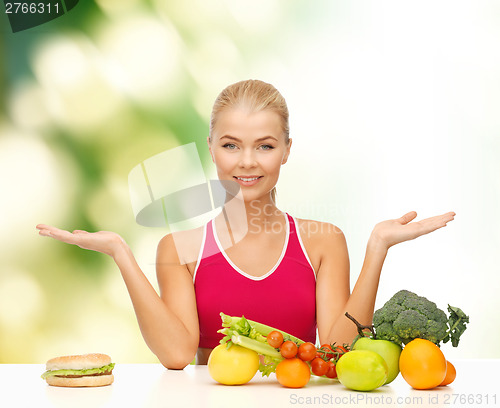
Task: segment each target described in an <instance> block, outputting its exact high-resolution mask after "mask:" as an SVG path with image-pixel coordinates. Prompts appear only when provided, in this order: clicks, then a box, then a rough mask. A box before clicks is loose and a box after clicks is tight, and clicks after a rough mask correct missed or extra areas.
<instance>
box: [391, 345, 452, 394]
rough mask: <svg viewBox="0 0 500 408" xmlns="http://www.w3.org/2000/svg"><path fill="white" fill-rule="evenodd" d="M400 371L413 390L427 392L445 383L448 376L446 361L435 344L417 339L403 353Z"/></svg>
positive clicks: (400, 359)
mask: <svg viewBox="0 0 500 408" xmlns="http://www.w3.org/2000/svg"><path fill="white" fill-rule="evenodd" d="M399 370H400V371H401V375H402V376H403V378H404V379H405V381H406V382H407V383H408V384H410V385H411V386H412V387H413V388H415V389H417V390H427V389H430V388H434V387H437V386H438V385H440V384H441V383H442V382H443V380H444V378H445V376H446V359H445V358H444V354H443V352H442V351H441V349H440V348H439V347H438V346H436V345H435V344H434V343H433V342H431V341H429V340H424V339H415V340H412V341H410V342H409V343H408V344H407V345H406V346H405V348H404V349H403V351H402V352H401V356H400V357H399Z"/></svg>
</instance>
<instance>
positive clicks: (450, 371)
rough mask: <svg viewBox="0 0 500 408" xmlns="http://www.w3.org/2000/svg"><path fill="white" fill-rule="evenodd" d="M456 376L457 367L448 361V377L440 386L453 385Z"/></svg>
mask: <svg viewBox="0 0 500 408" xmlns="http://www.w3.org/2000/svg"><path fill="white" fill-rule="evenodd" d="M456 376H457V370H455V366H454V365H453V364H451V363H450V362H449V361H446V377H444V380H443V382H442V383H441V384H439V385H448V384H451V383H452V382H453V381H455V378H456Z"/></svg>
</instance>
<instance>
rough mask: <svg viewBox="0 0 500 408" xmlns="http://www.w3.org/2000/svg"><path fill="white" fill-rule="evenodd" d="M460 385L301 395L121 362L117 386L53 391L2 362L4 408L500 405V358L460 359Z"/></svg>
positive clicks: (30, 368) (272, 385)
mask: <svg viewBox="0 0 500 408" xmlns="http://www.w3.org/2000/svg"><path fill="white" fill-rule="evenodd" d="M454 365H455V367H456V369H457V379H456V380H455V382H454V383H453V384H451V385H450V386H447V387H439V388H437V389H434V390H426V391H419V390H414V389H412V388H411V387H410V386H409V385H408V384H407V383H406V382H405V381H404V380H403V378H402V377H401V375H399V376H398V377H397V378H396V380H394V381H393V382H392V383H391V384H390V385H387V386H384V387H381V388H379V389H377V390H375V391H372V392H355V391H350V390H347V389H346V388H345V387H344V386H343V385H342V384H340V383H339V382H338V381H336V380H328V379H323V378H317V377H312V378H313V379H312V380H311V381H310V382H309V384H308V385H307V386H306V387H304V388H300V389H290V388H284V387H282V386H281V385H279V383H278V382H277V380H276V377H275V376H274V374H273V375H271V376H270V377H269V378H262V377H261V376H260V373H257V374H256V376H255V377H254V379H253V380H252V381H251V382H249V383H248V384H245V385H242V386H224V385H220V384H217V383H216V382H215V381H214V380H212V378H211V377H210V375H209V374H208V371H207V367H206V366H188V367H186V368H185V369H184V370H181V371H174V370H166V369H165V368H164V367H163V366H161V365H160V364H119V363H117V364H116V367H115V370H114V371H113V373H114V375H115V382H114V383H113V384H112V385H110V386H106V387H97V388H60V387H51V386H48V385H47V383H46V382H45V381H44V380H42V379H41V378H40V375H41V374H42V373H43V372H44V371H45V366H44V365H42V364H0V407H1V408H4V407H5V408H11V407H12V408H18V407H23V408H24V407H29V408H42V407H61V408H63V407H64V408H80V407H81V408H98V407H121V408H128V407H130V408H132V407H133V408H135V407H148V408H149V407H216V408H223V407H231V408H242V407H252V408H256V407H259V406H260V407H265V408H267V407H273V408H274V407H320V406H326V407H328V406H332V407H334V406H335V407H339V406H340V407H342V406H351V407H382V406H393V407H409V408H410V407H411V408H413V407H415V408H417V407H418V408H423V407H432V408H438V407H464V408H465V407H477V406H485V407H491V408H493V407H500V385H499V384H500V378H499V373H500V360H459V361H454Z"/></svg>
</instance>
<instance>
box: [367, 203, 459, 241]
mask: <svg viewBox="0 0 500 408" xmlns="http://www.w3.org/2000/svg"><path fill="white" fill-rule="evenodd" d="M416 216H417V213H416V212H415V211H410V212H409V213H407V214H405V215H403V216H402V217H401V218H397V219H394V220H387V221H382V222H380V223H378V224H377V225H376V226H375V228H374V229H373V236H374V237H375V238H376V239H377V240H379V241H380V242H381V243H383V244H384V245H385V246H386V248H390V247H391V246H393V245H396V244H399V243H400V242H404V241H409V240H411V239H415V238H417V237H419V236H421V235H425V234H428V233H429V232H432V231H435V230H437V229H439V228H442V227H445V226H446V224H447V223H448V222H450V221H453V219H454V217H455V213H454V212H448V213H446V214H442V215H436V216H434V217H430V218H426V219H423V220H421V221H415V222H411V221H413V220H414V219H415V217H416Z"/></svg>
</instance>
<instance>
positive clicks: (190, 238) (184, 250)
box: [157, 226, 204, 270]
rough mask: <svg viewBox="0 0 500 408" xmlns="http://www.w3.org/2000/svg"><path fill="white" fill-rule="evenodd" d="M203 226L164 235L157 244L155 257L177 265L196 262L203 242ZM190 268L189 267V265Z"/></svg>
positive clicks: (188, 264)
mask: <svg viewBox="0 0 500 408" xmlns="http://www.w3.org/2000/svg"><path fill="white" fill-rule="evenodd" d="M203 235H204V227H203V226H201V227H198V228H194V229H191V230H186V231H176V232H172V233H170V234H167V235H165V236H164V237H163V238H162V239H161V240H160V242H159V244H158V252H157V257H158V259H159V260H160V261H161V260H163V261H168V262H169V263H174V264H177V265H187V266H191V265H192V264H193V263H196V261H197V259H198V254H199V252H200V249H201V245H202V242H203ZM189 269H190V270H191V267H189Z"/></svg>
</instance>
